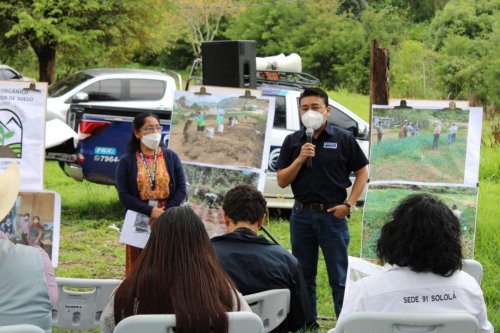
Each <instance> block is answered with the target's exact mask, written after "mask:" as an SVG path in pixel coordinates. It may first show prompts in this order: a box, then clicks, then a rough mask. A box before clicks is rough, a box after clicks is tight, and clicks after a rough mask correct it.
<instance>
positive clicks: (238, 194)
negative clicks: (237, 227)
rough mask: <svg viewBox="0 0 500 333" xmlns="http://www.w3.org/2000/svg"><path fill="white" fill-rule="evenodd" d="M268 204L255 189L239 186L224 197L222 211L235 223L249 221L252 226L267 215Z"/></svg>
mask: <svg viewBox="0 0 500 333" xmlns="http://www.w3.org/2000/svg"><path fill="white" fill-rule="evenodd" d="M266 205H267V202H266V200H265V199H264V196H262V193H260V192H259V191H258V190H257V189H256V188H255V187H252V186H248V185H238V186H236V187H234V188H232V189H231V190H229V192H227V194H226V195H225V196H224V203H223V204H222V209H223V210H224V213H225V214H226V215H227V216H229V218H230V219H231V220H233V222H234V223H237V222H238V221H248V222H250V223H252V224H254V223H257V221H258V220H259V219H260V218H261V217H262V216H263V215H264V214H265V213H266Z"/></svg>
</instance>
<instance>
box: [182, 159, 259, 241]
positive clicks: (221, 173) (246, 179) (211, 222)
mask: <svg viewBox="0 0 500 333" xmlns="http://www.w3.org/2000/svg"><path fill="white" fill-rule="evenodd" d="M184 173H185V175H186V181H187V183H188V184H189V185H188V195H187V201H186V203H185V204H186V205H189V206H190V207H191V208H192V209H193V210H194V212H195V213H196V214H197V215H198V216H199V217H200V218H201V220H202V221H203V223H204V224H205V228H206V229H207V232H208V236H209V237H210V238H212V237H215V236H220V235H223V234H225V233H226V232H227V230H226V225H225V223H224V213H223V211H222V203H223V201H224V196H225V195H226V193H227V192H228V191H229V190H230V189H232V188H233V187H235V186H236V185H250V186H253V187H256V188H257V189H259V190H260V191H262V189H263V187H264V184H263V181H264V180H265V178H264V177H261V173H260V172H258V171H255V170H251V169H239V168H229V167H224V168H222V167H211V166H205V165H196V164H187V163H185V164H184Z"/></svg>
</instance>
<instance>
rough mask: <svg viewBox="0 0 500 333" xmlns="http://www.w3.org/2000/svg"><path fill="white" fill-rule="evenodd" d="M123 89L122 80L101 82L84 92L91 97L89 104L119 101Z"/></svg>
mask: <svg viewBox="0 0 500 333" xmlns="http://www.w3.org/2000/svg"><path fill="white" fill-rule="evenodd" d="M121 87H122V82H121V80H120V79H111V80H101V81H97V82H94V83H92V84H91V85H90V86H88V87H85V88H84V89H83V90H82V91H84V92H86V93H87V94H88V95H89V102H93V101H96V102H102V101H119V100H120V96H121V90H122V89H121Z"/></svg>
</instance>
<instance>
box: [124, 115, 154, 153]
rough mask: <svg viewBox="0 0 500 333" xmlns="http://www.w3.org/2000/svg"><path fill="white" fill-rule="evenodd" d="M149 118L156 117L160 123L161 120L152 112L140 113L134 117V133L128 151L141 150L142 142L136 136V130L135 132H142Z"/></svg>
mask: <svg viewBox="0 0 500 333" xmlns="http://www.w3.org/2000/svg"><path fill="white" fill-rule="evenodd" d="M148 117H154V118H156V119H157V120H158V122H160V118H159V117H158V116H157V115H156V114H154V113H151V112H142V113H139V114H138V115H137V116H135V117H134V120H133V121H132V133H131V135H132V136H131V138H130V141H129V143H128V150H129V151H131V152H134V151H137V150H139V149H140V148H141V141H139V139H137V138H136V137H135V135H134V130H135V131H140V130H141V128H142V126H144V122H145V121H146V118H148Z"/></svg>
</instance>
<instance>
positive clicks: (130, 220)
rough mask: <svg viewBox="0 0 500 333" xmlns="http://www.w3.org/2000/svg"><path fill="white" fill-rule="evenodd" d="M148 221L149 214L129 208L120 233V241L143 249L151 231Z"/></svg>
mask: <svg viewBox="0 0 500 333" xmlns="http://www.w3.org/2000/svg"><path fill="white" fill-rule="evenodd" d="M148 222H149V217H148V216H146V215H144V214H141V213H138V212H134V211H133V210H127V213H126V214H125V221H124V222H123V227H122V232H121V235H120V243H124V244H127V245H132V246H135V247H139V248H141V249H143V248H144V247H145V246H146V243H147V242H148V239H149V235H150V233H151V228H150V227H149V224H148Z"/></svg>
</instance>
